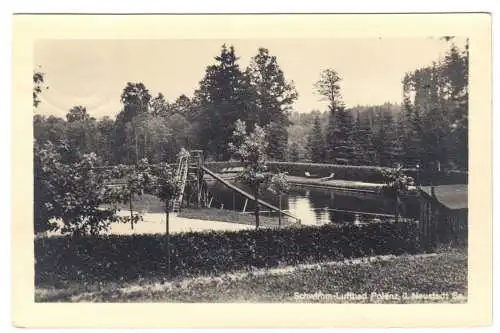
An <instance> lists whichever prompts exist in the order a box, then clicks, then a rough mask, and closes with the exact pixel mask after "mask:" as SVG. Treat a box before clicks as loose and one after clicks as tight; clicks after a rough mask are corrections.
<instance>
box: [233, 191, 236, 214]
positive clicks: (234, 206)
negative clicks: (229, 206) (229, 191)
mask: <svg viewBox="0 0 500 333" xmlns="http://www.w3.org/2000/svg"><path fill="white" fill-rule="evenodd" d="M234 197H235V194H234V192H233V210H236V209H235V208H236V205H235V198H234Z"/></svg>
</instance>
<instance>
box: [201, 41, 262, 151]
mask: <svg viewBox="0 0 500 333" xmlns="http://www.w3.org/2000/svg"><path fill="white" fill-rule="evenodd" d="M215 60H216V64H215V65H211V66H208V67H207V68H206V71H205V76H204V78H203V80H202V81H200V84H199V89H197V90H196V92H195V98H196V99H197V100H199V103H200V107H201V109H202V110H203V112H202V113H201V119H200V123H201V126H202V127H201V129H200V130H201V133H200V134H201V135H202V137H203V138H204V142H203V147H204V149H205V150H208V151H209V152H211V153H212V154H213V155H214V156H215V158H217V159H223V160H225V159H228V158H229V157H230V155H231V152H229V151H228V146H227V142H228V141H229V140H230V138H231V135H232V132H233V130H234V123H235V122H236V120H238V119H242V120H247V119H248V116H249V115H251V114H254V113H253V112H252V108H253V107H254V106H253V104H252V103H251V101H252V96H251V91H250V89H249V86H250V85H249V81H248V78H247V77H246V76H245V75H244V73H243V72H242V71H241V69H240V66H239V64H238V57H237V56H236V52H235V50H234V47H233V46H230V47H229V48H228V47H227V46H226V45H223V46H222V48H221V53H220V55H219V56H217V57H215Z"/></svg>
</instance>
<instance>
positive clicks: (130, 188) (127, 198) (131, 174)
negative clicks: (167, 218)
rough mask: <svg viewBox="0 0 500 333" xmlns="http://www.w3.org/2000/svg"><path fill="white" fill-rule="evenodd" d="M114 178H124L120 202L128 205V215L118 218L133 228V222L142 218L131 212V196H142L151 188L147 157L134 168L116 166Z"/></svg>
mask: <svg viewBox="0 0 500 333" xmlns="http://www.w3.org/2000/svg"><path fill="white" fill-rule="evenodd" d="M116 171H117V174H115V177H116V178H125V185H124V186H122V198H121V200H122V202H123V203H124V204H128V205H129V212H130V216H125V217H122V218H120V221H121V222H123V223H130V228H131V229H132V230H133V229H134V224H136V223H137V222H139V221H140V220H142V216H141V215H140V214H138V213H136V214H134V212H133V198H134V196H135V195H137V196H142V194H143V193H144V192H145V191H146V190H148V189H151V188H152V186H153V184H152V179H153V178H152V176H151V171H150V165H149V163H148V160H147V159H142V160H141V161H139V163H138V164H137V165H136V166H135V167H134V168H130V167H128V168H125V167H123V166H118V167H117V170H116Z"/></svg>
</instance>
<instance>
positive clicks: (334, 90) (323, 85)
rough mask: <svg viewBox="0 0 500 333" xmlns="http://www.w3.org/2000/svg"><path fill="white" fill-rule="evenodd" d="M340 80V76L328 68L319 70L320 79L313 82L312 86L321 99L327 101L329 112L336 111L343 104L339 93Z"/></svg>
mask: <svg viewBox="0 0 500 333" xmlns="http://www.w3.org/2000/svg"><path fill="white" fill-rule="evenodd" d="M340 81H342V78H341V77H340V76H339V74H338V73H337V72H336V71H335V70H333V69H330V68H329V69H325V70H324V71H322V72H321V74H320V79H319V80H318V81H317V82H316V83H315V84H314V88H315V90H316V92H317V93H318V94H319V95H320V97H321V100H325V101H327V102H328V109H329V110H330V112H334V111H336V110H337V109H338V108H339V107H340V106H342V105H343V102H342V96H341V94H340Z"/></svg>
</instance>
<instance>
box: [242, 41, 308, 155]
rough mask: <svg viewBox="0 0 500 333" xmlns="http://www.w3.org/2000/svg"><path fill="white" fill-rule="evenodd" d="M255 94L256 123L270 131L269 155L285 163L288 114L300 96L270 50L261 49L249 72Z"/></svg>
mask: <svg viewBox="0 0 500 333" xmlns="http://www.w3.org/2000/svg"><path fill="white" fill-rule="evenodd" d="M246 75H247V76H248V79H249V82H250V85H251V88H252V93H253V96H254V98H253V103H254V105H253V106H254V108H255V109H254V110H255V114H254V115H250V117H249V120H250V121H249V122H248V125H249V126H253V122H255V123H258V124H259V125H260V126H261V127H266V132H267V136H268V143H269V145H268V151H267V154H268V156H269V157H270V158H271V159H276V160H284V159H285V157H286V151H287V146H288V133H287V127H288V125H289V121H288V112H289V111H290V109H291V106H292V104H293V102H294V101H295V100H296V99H297V97H298V94H297V91H296V90H295V87H294V85H293V82H287V81H286V79H285V75H284V73H283V71H282V70H281V68H280V67H279V65H278V62H277V59H276V57H275V56H272V55H270V53H269V50H268V49H265V48H259V50H258V53H257V55H255V56H254V57H253V58H252V59H251V61H250V64H249V66H248V68H247V70H246Z"/></svg>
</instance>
